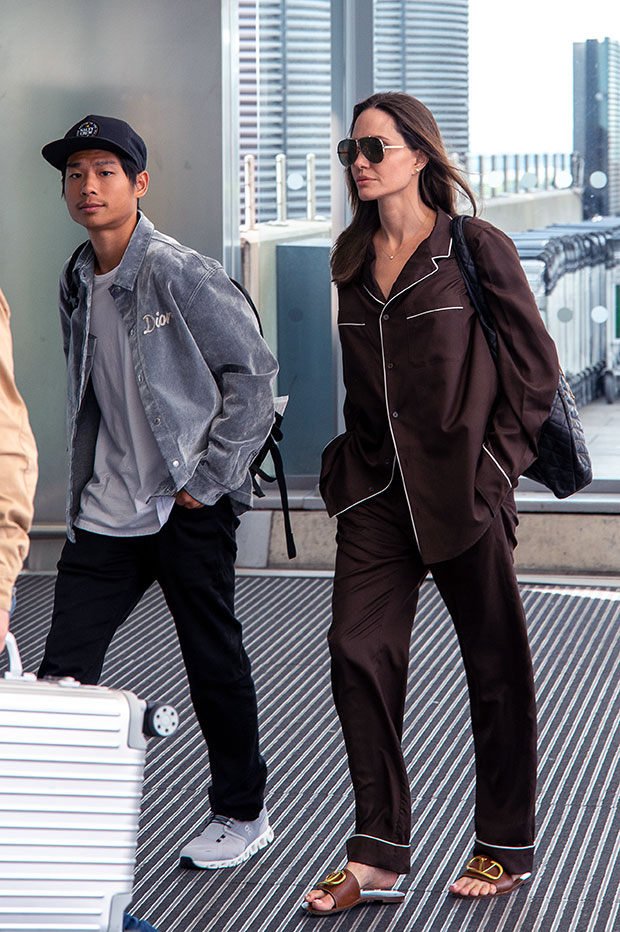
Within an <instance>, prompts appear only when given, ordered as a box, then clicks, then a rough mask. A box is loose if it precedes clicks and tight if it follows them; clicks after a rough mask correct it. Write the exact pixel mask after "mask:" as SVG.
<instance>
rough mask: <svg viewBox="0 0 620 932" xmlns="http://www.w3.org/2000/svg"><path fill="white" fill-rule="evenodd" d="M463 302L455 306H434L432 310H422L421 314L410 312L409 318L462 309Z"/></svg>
mask: <svg viewBox="0 0 620 932" xmlns="http://www.w3.org/2000/svg"><path fill="white" fill-rule="evenodd" d="M462 310H463V305H462V304H455V305H454V307H434V308H432V309H431V310H430V311H421V312H420V313H419V314H409V315H408V316H407V320H413V319H414V318H415V317H424V315H425V314H436V313H437V312H438V311H462Z"/></svg>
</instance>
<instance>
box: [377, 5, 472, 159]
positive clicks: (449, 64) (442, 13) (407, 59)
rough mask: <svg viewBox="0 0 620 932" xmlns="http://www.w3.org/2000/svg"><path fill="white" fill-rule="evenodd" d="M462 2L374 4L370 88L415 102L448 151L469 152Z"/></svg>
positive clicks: (465, 20) (465, 8)
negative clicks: (433, 120) (403, 94)
mask: <svg viewBox="0 0 620 932" xmlns="http://www.w3.org/2000/svg"><path fill="white" fill-rule="evenodd" d="M468 25H469V3H468V0H436V2H430V0H428V2H427V0H398V2H394V0H375V62H374V64H375V89H376V90H377V91H388V90H394V91H396V90H399V91H405V92H406V93H408V94H413V96H414V97H418V98H419V99H420V100H421V101H422V102H423V103H425V104H426V106H427V107H429V109H430V110H431V111H432V113H433V114H434V116H435V118H436V120H437V122H438V124H439V128H440V130H441V132H442V135H443V137H444V142H445V143H446V147H447V149H448V151H449V152H455V153H458V154H459V155H460V156H462V157H463V156H465V155H466V153H467V151H468V149H469V77H468V71H469V64H468V62H469V53H468Z"/></svg>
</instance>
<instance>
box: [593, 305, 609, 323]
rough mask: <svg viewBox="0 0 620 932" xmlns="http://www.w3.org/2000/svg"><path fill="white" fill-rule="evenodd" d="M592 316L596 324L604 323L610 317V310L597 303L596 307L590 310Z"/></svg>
mask: <svg viewBox="0 0 620 932" xmlns="http://www.w3.org/2000/svg"><path fill="white" fill-rule="evenodd" d="M590 317H591V318H592V320H593V321H594V323H595V324H604V323H605V321H606V320H607V319H608V318H609V311H608V310H607V308H606V307H604V306H603V305H602V304H597V305H596V307H593V308H592V310H591V311H590Z"/></svg>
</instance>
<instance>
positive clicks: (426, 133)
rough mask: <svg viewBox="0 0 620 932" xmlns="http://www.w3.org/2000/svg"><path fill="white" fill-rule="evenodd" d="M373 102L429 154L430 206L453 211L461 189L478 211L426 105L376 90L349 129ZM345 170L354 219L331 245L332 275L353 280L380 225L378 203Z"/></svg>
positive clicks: (423, 183) (423, 186) (426, 187)
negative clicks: (363, 194)
mask: <svg viewBox="0 0 620 932" xmlns="http://www.w3.org/2000/svg"><path fill="white" fill-rule="evenodd" d="M369 107H375V108H376V109H377V110H384V111H385V112H386V113H388V114H389V115H390V116H391V117H392V119H393V120H394V123H395V124H396V128H397V130H398V132H399V133H400V134H401V136H402V137H403V139H404V140H405V142H406V143H407V145H408V146H409V148H410V149H417V150H419V151H420V152H423V153H424V155H425V156H426V157H427V158H428V162H427V164H426V165H425V167H424V170H423V171H422V172H421V173H420V175H419V179H420V180H419V185H420V187H419V191H420V197H421V198H422V201H423V202H424V203H425V204H426V206H427V207H430V208H431V209H433V210H435V209H436V208H437V207H440V208H441V209H442V210H445V211H446V213H448V214H454V213H456V206H457V200H458V196H459V192H462V193H463V194H465V196H466V197H467V198H468V200H469V201H470V202H471V205H472V207H473V212H474V214H475V213H476V202H475V200H474V195H473V193H472V191H471V189H470V187H469V185H468V184H467V182H466V181H465V179H464V178H463V177H462V175H461V174H460V172H459V171H458V169H457V168H455V166H454V165H453V164H452V162H451V161H450V159H449V158H448V154H447V153H446V150H445V147H444V144H443V140H442V138H441V133H440V132H439V127H438V126H437V122H436V121H435V117H434V116H433V114H432V113H431V112H430V110H429V109H428V107H425V106H424V104H423V103H422V102H421V101H419V100H417V99H416V98H415V97H411V96H410V95H409V94H400V93H395V92H391V91H389V92H385V93H382V94H373V95H372V97H368V98H367V99H366V100H363V101H361V103H358V104H356V105H355V107H354V109H353V119H352V120H351V128H350V129H349V134H351V133H352V132H353V127H354V126H355V122H356V120H357V118H358V117H359V115H360V114H361V113H363V112H364V110H368V108H369ZM345 174H346V180H347V187H348V189H349V201H350V203H351V210H352V213H353V219H352V220H351V223H350V224H349V226H348V227H347V228H346V229H345V230H343V231H342V233H341V234H340V236H339V237H338V239H337V240H336V243H335V244H334V248H333V249H332V254H331V269H332V278H333V280H334V281H335V282H336V284H337V285H342V284H345V283H346V282H350V281H351V280H352V279H354V278H355V277H356V276H357V275H358V273H359V271H360V269H361V267H362V265H363V262H364V258H365V256H366V250H367V249H368V247H369V245H370V242H371V240H372V238H373V236H374V234H375V232H376V231H377V229H378V228H379V225H380V223H379V210H378V207H377V202H376V201H361V200H360V198H359V195H358V193H357V186H356V184H355V182H354V180H353V175H352V173H351V168H350V167H349V168H347V169H346V173H345Z"/></svg>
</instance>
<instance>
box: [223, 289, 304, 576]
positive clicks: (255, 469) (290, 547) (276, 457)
mask: <svg viewBox="0 0 620 932" xmlns="http://www.w3.org/2000/svg"><path fill="white" fill-rule="evenodd" d="M231 282H232V283H233V285H234V286H235V288H237V289H238V290H239V291H240V292H241V294H242V295H243V297H244V298H245V300H246V301H247V302H248V304H249V305H250V307H251V308H252V310H253V312H254V316H255V317H256V321H257V323H258V329H259V332H260V335H261V337H262V336H264V334H263V325H262V323H261V319H260V314H259V313H258V309H257V307H256V305H255V304H254V302H253V301H252V298H251V297H250V294H249V292H248V291H247V290H246V289H245V288H244V287H243V285H242V284H240V282H238V281H235V279H234V278H231ZM281 423H282V415H281V414H278V413H276V416H275V420H274V423H273V426H272V428H271V433H270V434H269V436H268V437H267V440H266V441H265V443H264V444H263V446H262V448H261V450H260V453H259V454H258V456H257V457H256V459H255V460H254V462H253V463H252V465H251V467H250V474H251V476H252V487H253V489H254V494H255V495H256V496H257V497H258V498H264V497H265V493H264V492H263V490H262V489H261V487H260V485H259V484H258V480H257V478H256V477H257V476H258V477H259V478H260V479H263V480H264V481H265V482H277V483H278V489H279V492H280V501H281V502H282V518H283V520H284V535H285V537H286V552H287V554H288V558H289V560H292V559H293V558H294V557H296V556H297V548H296V547H295V539H294V537H293V528H292V526H291V515H290V509H289V504H288V489H287V488H286V476H285V474H284V463H283V462H282V454H281V453H280V448H279V446H278V441H279V440H282V430H281V429H280V424H281ZM267 454H270V455H271V461H272V463H273V468H274V471H275V476H270V475H269V474H268V473H266V472H265V470H264V469H262V464H263V460H264V459H265V457H266V456H267Z"/></svg>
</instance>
